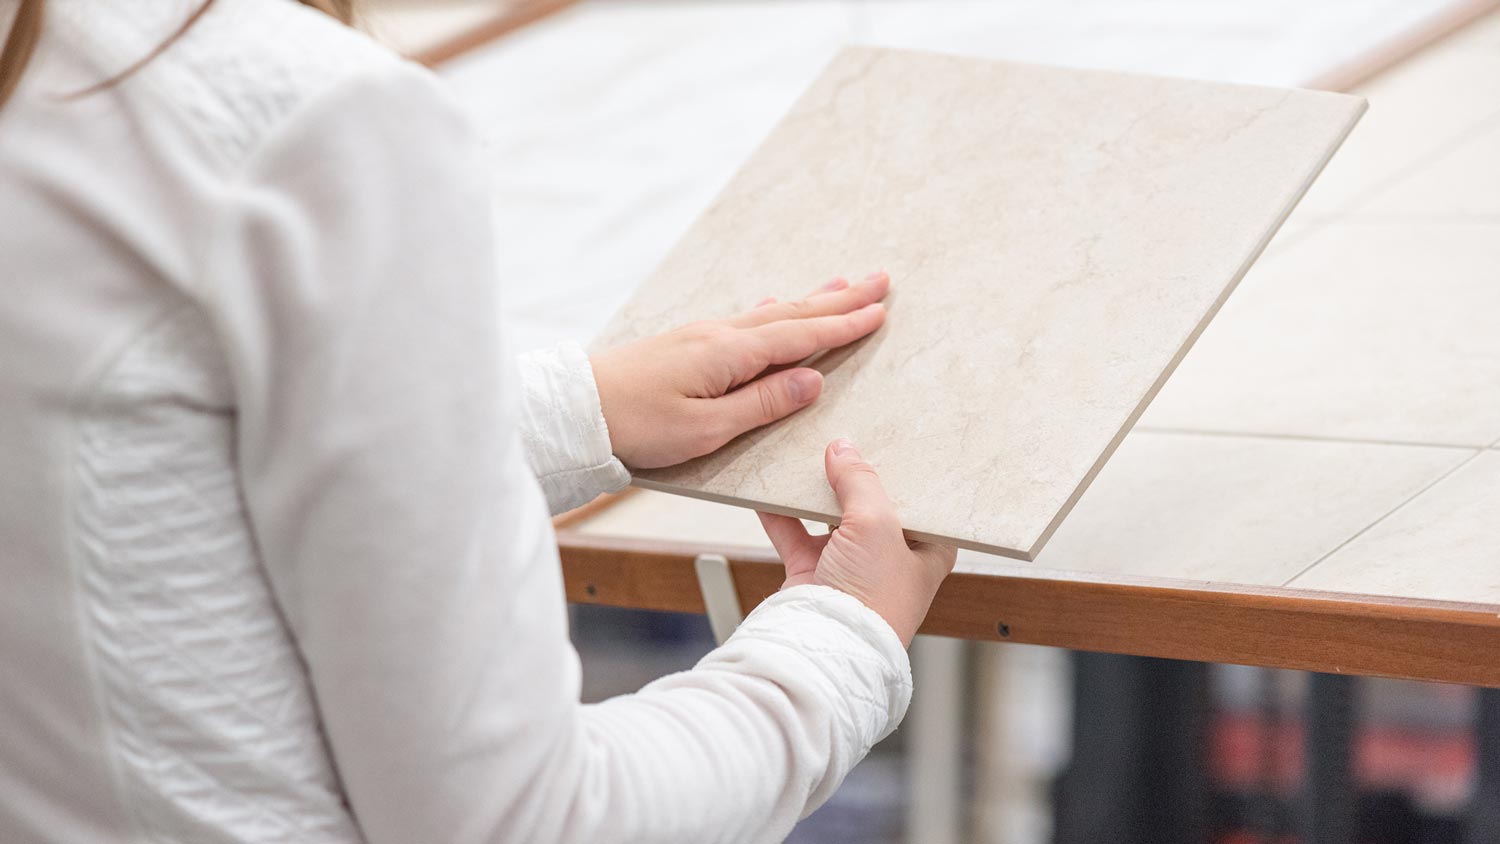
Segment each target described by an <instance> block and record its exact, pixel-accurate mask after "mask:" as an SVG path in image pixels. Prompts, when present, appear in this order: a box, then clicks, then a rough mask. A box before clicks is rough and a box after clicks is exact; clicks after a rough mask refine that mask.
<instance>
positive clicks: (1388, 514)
mask: <svg viewBox="0 0 1500 844" xmlns="http://www.w3.org/2000/svg"><path fill="white" fill-rule="evenodd" d="M1486 450H1487V449H1483V448H1480V449H1475V451H1474V453H1473V454H1470V455H1469V456H1468V457H1465V458H1464V459H1463V460H1460V461H1459V462H1458V463H1457V464H1455V465H1454V466H1453V467H1452V468H1450V469H1449V470H1448V471H1446V472H1444V473H1442V474H1441V475H1438V476H1437V477H1436V478H1433V479H1432V481H1431V482H1429V483H1428V484H1427V485H1426V486H1424V487H1422V488H1421V489H1419V490H1417V491H1416V492H1414V493H1412V494H1411V496H1410V497H1409V498H1407V499H1406V500H1405V501H1402V502H1401V503H1400V504H1397V505H1396V506H1395V507H1392V508H1391V509H1390V510H1388V511H1386V513H1385V514H1384V515H1382V516H1380V518H1378V519H1376V520H1375V521H1373V522H1370V523H1369V524H1367V525H1365V526H1364V527H1362V528H1360V529H1359V530H1358V531H1355V533H1354V535H1353V536H1351V537H1349V538H1348V539H1345V540H1344V541H1343V542H1340V543H1339V544H1338V545H1335V546H1334V547H1333V548H1332V549H1330V550H1329V551H1328V552H1327V553H1325V554H1323V555H1322V556H1321V557H1318V558H1317V559H1316V560H1313V561H1312V562H1311V563H1308V564H1307V566H1306V567H1305V568H1303V569H1302V570H1301V571H1299V572H1297V573H1296V574H1294V575H1292V576H1291V577H1289V578H1287V579H1286V580H1285V581H1283V582H1282V584H1281V586H1282V588H1283V589H1285V588H1287V587H1290V586H1291V585H1292V584H1293V583H1296V582H1297V578H1299V577H1302V576H1303V575H1305V574H1307V573H1308V572H1310V571H1312V570H1313V569H1315V568H1317V567H1318V565H1319V564H1320V563H1322V562H1323V561H1324V560H1326V559H1328V558H1329V557H1332V556H1333V555H1334V554H1337V553H1338V552H1339V551H1342V550H1343V549H1344V548H1345V547H1347V546H1348V545H1349V544H1350V543H1352V542H1354V541H1355V540H1356V539H1359V538H1360V537H1361V536H1364V535H1365V534H1366V533H1368V532H1369V531H1370V530H1372V529H1373V528H1374V527H1375V526H1376V525H1378V524H1380V523H1381V522H1384V521H1385V520H1386V519H1389V518H1390V517H1391V516H1394V515H1395V514H1396V513H1397V512H1399V511H1400V510H1401V509H1402V508H1404V507H1406V505H1408V504H1410V503H1412V502H1413V501H1416V500H1417V499H1418V498H1421V497H1422V496H1424V495H1426V494H1427V491H1428V490H1430V489H1432V488H1433V487H1435V486H1437V485H1438V484H1440V483H1442V482H1443V481H1445V480H1447V479H1448V478H1449V477H1451V476H1452V475H1453V473H1454V472H1457V471H1458V470H1459V469H1462V468H1463V467H1465V466H1467V465H1469V464H1470V463H1473V462H1474V460H1475V458H1477V457H1479V455H1481V454H1484V453H1485V451H1486Z"/></svg>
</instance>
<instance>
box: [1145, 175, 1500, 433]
mask: <svg viewBox="0 0 1500 844" xmlns="http://www.w3.org/2000/svg"><path fill="white" fill-rule="evenodd" d="M1474 178H1476V179H1478V178H1479V177H1478V176H1475V177H1474ZM1496 313H1500V223H1493V222H1487V221H1485V220H1483V219H1463V218H1448V219H1431V218H1422V217H1416V216H1412V217H1408V218H1406V219H1401V220H1392V219H1389V218H1370V219H1368V220H1364V219H1359V218H1353V217H1351V218H1348V219H1347V221H1345V220H1340V221H1335V222H1329V223H1326V224H1325V225H1323V226H1322V227H1320V228H1318V229H1316V230H1315V231H1313V232H1312V233H1311V235H1310V236H1308V237H1306V238H1305V239H1303V240H1301V241H1298V242H1294V243H1292V244H1291V245H1290V246H1288V247H1287V248H1286V249H1285V251H1279V252H1277V253H1276V254H1270V255H1267V256H1266V258H1265V260H1264V261H1262V262H1261V264H1259V265H1257V266H1256V268H1255V269H1254V270H1253V271H1252V272H1251V273H1250V275H1249V276H1248V277H1247V278H1246V279H1245V283H1244V284H1243V285H1241V288H1240V290H1239V291H1238V292H1237V293H1235V295H1234V298H1233V299H1232V300H1230V302H1229V303H1228V304H1227V305H1226V306H1225V307H1224V311H1223V313H1221V314H1220V315H1219V317H1218V319H1216V320H1215V321H1214V324H1213V325H1212V326H1210V327H1209V329H1208V330H1207V331H1205V332H1204V334H1203V338H1202V340H1200V341H1199V343H1198V344H1197V346H1196V347H1195V348H1194V349H1193V353H1192V354H1191V355H1189V356H1188V357H1187V359H1186V360H1185V361H1183V364H1182V367H1181V368H1180V369H1179V370H1178V371H1177V374H1176V375H1174V376H1173V377H1172V380H1171V381H1170V382H1169V383H1168V384H1167V385H1166V387H1164V388H1163V389H1162V391H1161V395H1160V396H1158V397H1157V399H1156V401H1155V402H1154V403H1153V404H1152V405H1151V409H1150V410H1149V411H1147V412H1146V414H1145V415H1144V416H1143V417H1142V418H1141V425H1142V426H1143V427H1148V428H1153V429H1179V430H1197V431H1217V432H1220V433H1249V434H1257V435H1266V434H1269V435H1275V436H1299V437H1318V438H1325V439H1327V438H1332V439H1360V440H1368V441H1380V442H1402V443H1420V444H1429V445H1454V446H1468V447H1473V448H1481V447H1483V446H1485V445H1488V444H1489V443H1490V442H1492V441H1494V439H1495V438H1496V437H1500V331H1497V330H1496V329H1495V314H1496Z"/></svg>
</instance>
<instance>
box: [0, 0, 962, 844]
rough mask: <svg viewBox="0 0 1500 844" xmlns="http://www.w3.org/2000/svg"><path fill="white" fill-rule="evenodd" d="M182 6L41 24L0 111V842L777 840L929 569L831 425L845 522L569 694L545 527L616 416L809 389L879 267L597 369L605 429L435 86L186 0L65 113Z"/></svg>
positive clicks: (256, 15)
mask: <svg viewBox="0 0 1500 844" xmlns="http://www.w3.org/2000/svg"><path fill="white" fill-rule="evenodd" d="M0 2H3V3H8V4H9V5H8V6H4V7H0V9H8V8H13V7H14V3H15V0H0ZM24 2H26V3H28V4H30V6H31V7H33V8H34V7H35V6H36V5H38V4H40V3H41V2H42V0H24ZM198 8H200V6H199V5H198V4H197V0H184V2H182V3H162V2H157V0H132V1H131V2H103V0H93V2H90V0H48V5H47V9H48V18H47V26H46V29H45V30H44V37H43V39H42V41H41V43H40V47H39V48H38V51H37V53H36V55H35V57H34V60H33V62H32V65H31V67H30V68H29V69H28V70H27V73H26V75H25V76H24V77H23V78H22V79H21V83H20V87H19V88H18V89H17V90H16V92H15V95H14V96H13V97H12V98H11V100H10V101H9V102H7V103H5V105H4V107H3V108H0V256H3V261H4V263H3V264H0V281H3V283H4V289H5V291H6V293H7V296H6V297H5V299H4V300H3V301H0V395H3V396H4V397H5V398H4V402H3V404H0V548H3V555H0V582H3V583H4V584H5V589H4V591H3V592H0V665H4V666H5V668H6V670H5V671H4V672H3V673H0V725H3V729H0V840H4V841H6V842H11V841H15V842H31V841H52V840H55V841H69V842H72V841H95V840H97V841H111V842H116V841H194V842H216V841H222V842H229V841H235V842H250V841H298V842H308V841H330V842H340V841H355V840H359V839H360V838H361V837H363V838H364V839H367V840H370V841H394V842H412V841H442V842H467V841H475V842H479V841H485V842H491V841H545V842H590V844H605V842H608V841H695V842H711V841H770V840H776V839H778V838H779V837H781V836H783V835H785V833H786V832H787V831H788V830H789V829H791V827H792V825H793V824H794V823H795V821H796V819H797V818H798V817H800V816H801V815H802V814H804V813H805V812H807V811H810V810H811V809H812V808H815V807H816V806H817V805H819V804H820V803H821V802H822V801H823V800H825V799H827V797H828V795H829V794H831V793H832V791H833V789H835V788H836V787H837V786H838V784H839V782H840V781H841V780H842V779H843V777H844V775H845V774H846V773H847V772H848V770H849V769H850V767H851V766H853V765H854V764H855V763H856V762H857V761H858V760H859V759H860V758H861V757H862V756H863V755H864V753H865V752H866V751H867V750H868V749H869V747H870V746H871V745H872V744H873V743H874V742H876V741H878V740H879V739H880V738H882V737H884V736H885V735H887V734H888V733H889V732H890V731H891V730H893V729H895V726H896V724H897V723H898V722H899V721H900V718H901V716H902V714H903V713H904V711H905V708H906V705H907V702H908V700H909V698H910V692H911V687H910V682H911V681H910V671H909V666H908V664H907V661H906V655H905V651H904V641H909V638H910V636H911V635H914V633H915V630H916V627H917V625H918V624H919V623H920V621H921V618H922V615H923V614H924V613H925V611H926V608H927V606H928V604H929V603H930V602H931V599H932V595H933V593H934V592H935V591H936V589H937V584H938V583H939V582H940V581H941V578H942V576H943V575H944V574H946V572H947V571H948V570H949V569H951V567H952V564H953V555H952V551H951V549H948V550H944V549H937V548H934V547H931V546H923V545H922V544H921V543H916V544H908V543H907V542H906V541H905V540H904V538H903V537H902V534H901V531H900V526H899V523H898V521H897V519H896V515H895V511H894V506H893V505H892V504H891V503H890V501H889V499H888V498H886V497H885V495H884V493H883V491H882V490H881V488H880V486H879V482H878V479H877V478H876V476H875V473H874V470H873V469H872V468H871V467H870V466H869V465H868V464H865V463H864V462H863V461H862V460H861V459H860V458H859V456H858V454H857V452H855V451H854V450H853V449H852V447H849V446H848V444H847V443H842V442H840V443H835V444H834V446H833V447H832V448H831V449H830V450H829V452H828V454H827V455H825V459H826V460H827V466H828V472H829V476H830V480H831V482H832V483H833V485H834V489H835V493H836V494H837V495H838V496H839V498H840V501H841V502H846V503H850V502H852V503H854V504H855V505H856V506H852V507H846V508H845V512H846V520H845V523H844V525H843V526H842V527H841V528H840V530H839V532H838V535H837V536H835V537H818V538H813V537H809V536H807V535H806V534H805V533H803V531H802V528H801V526H800V525H799V524H797V523H796V522H795V520H791V519H785V518H783V519H782V520H780V521H776V520H774V519H772V520H769V521H768V525H770V526H771V527H770V528H769V529H770V530H772V532H773V536H772V538H773V541H774V542H776V543H777V545H778V547H779V548H783V549H784V551H786V552H790V553H789V556H791V557H795V562H793V561H791V560H789V561H788V573H789V577H788V583H787V587H786V588H784V589H783V590H782V591H781V592H779V593H778V594H777V595H775V596H772V597H771V598H769V599H767V600H766V601H765V602H764V603H763V604H762V605H761V606H760V607H758V608H757V609H756V610H755V611H754V612H752V613H751V614H750V616H749V617H748V618H747V619H746V620H745V622H744V623H743V624H742V625H741V626H740V628H739V629H738V630H737V631H736V632H735V634H734V635H733V636H732V637H731V638H730V639H729V641H728V642H727V643H725V644H724V645H723V646H721V647H719V648H717V649H716V650H714V651H713V652H712V653H710V654H708V655H707V656H706V657H705V658H704V659H703V661H702V662H701V663H700V664H699V665H698V666H697V668H695V669H694V670H693V671H688V672H682V673H680V674H676V675H672V676H669V677H665V678H662V679H661V680H658V681H657V682H655V683H652V684H651V685H649V686H647V687H646V688H645V689H643V690H641V691H640V692H639V693H637V694H634V695H626V696H621V697H619V698H614V699H612V700H609V701H606V702H604V703H602V704H597V705H583V704H581V703H580V702H579V697H578V695H579V667H578V660H577V655H576V653H575V652H574V651H573V650H572V647H571V645H570V643H569V641H568V638H567V626H566V615H565V606H564V601H563V590H562V578H561V572H560V568H559V565H558V561H557V551H556V545H555V538H554V537H553V535H552V532H551V528H550V524H549V522H548V519H547V516H548V512H549V509H550V510H551V511H552V512H559V511H561V510H563V509H566V508H568V507H572V506H577V505H578V504H580V503H582V502H583V501H587V500H589V499H591V498H593V497H595V496H597V495H598V494H600V493H601V492H604V491H607V490H609V489H612V488H618V487H619V486H620V485H622V484H623V483H625V482H626V481H627V480H628V474H627V473H626V471H625V469H624V467H623V465H622V463H621V461H620V459H617V457H616V454H615V453H616V452H618V453H619V454H622V455H623V454H625V453H626V451H624V450H621V449H620V448H618V447H617V446H616V444H615V443H614V442H613V440H615V439H620V440H621V441H622V442H624V441H625V440H626V439H628V438H627V437H625V435H624V433H623V432H625V431H627V430H630V429H634V430H635V431H636V432H638V434H639V435H641V436H645V437H647V438H648V439H649V438H655V439H656V440H661V441H665V442H667V443H668V445H671V446H672V448H669V449H667V450H666V451H668V452H672V453H673V454H674V455H675V456H674V457H672V459H674V460H685V459H688V457H690V456H692V455H691V454H686V453H677V451H680V449H682V448H685V447H688V444H691V443H698V444H700V445H701V444H702V443H705V442H710V441H713V442H716V443H718V444H722V443H723V442H724V441H726V440H727V439H729V438H731V437H733V436H735V435H737V434H738V433H739V432H741V431H744V430H748V429H749V428H750V427H754V426H756V425H760V424H765V423H766V422H768V421H771V418H772V417H766V416H765V415H764V413H765V412H766V411H768V410H775V411H776V413H777V414H779V415H784V414H786V413H790V412H794V411H795V410H796V409H797V408H800V407H802V406H805V405H806V404H807V402H809V401H811V400H812V398H813V397H815V392H814V393H806V394H802V396H801V398H800V399H799V402H800V403H792V402H787V401H781V400H779V399H778V396H780V397H781V398H783V399H784V398H789V397H790V396H791V395H792V393H791V391H790V390H789V389H787V385H788V384H790V383H791V376H793V375H797V374H799V373H800V374H801V375H802V376H809V375H811V376H815V375H816V373H811V372H810V371H808V370H805V369H797V368H793V369H791V370H782V371H780V372H774V373H772V374H768V375H766V376H765V377H763V378H762V377H759V376H760V375H761V373H762V371H763V370H764V369H765V368H766V366H767V365H768V364H770V363H781V362H794V361H797V360H801V359H803V358H805V357H807V356H808V354H810V353H811V352H813V351H816V350H817V349H820V348H827V347H831V346H837V345H842V344H844V343H848V342H850V341H852V340H853V339H856V338H858V337H862V336H865V335H866V334H868V333H869V332H870V331H873V330H874V329H875V328H876V327H877V326H878V325H879V323H880V320H881V319H883V311H881V310H880V307H879V305H878V304H876V300H878V299H879V298H880V297H881V296H883V295H884V292H885V283H886V281H885V280H883V279H873V280H871V281H867V282H865V283H861V284H857V285H853V286H851V285H848V284H847V283H841V284H842V286H841V287H840V286H838V285H834V286H830V287H826V288H825V291H829V292H823V291H820V295H819V296H814V297H811V298H809V299H808V300H807V301H806V302H804V303H787V305H785V306H775V307H772V308H770V309H767V310H760V309H757V310H756V311H754V312H752V313H750V314H748V315H746V317H745V318H744V319H743V320H742V324H733V323H731V322H729V321H726V322H724V323H722V324H702V325H699V326H698V327H697V329H696V331H689V332H687V333H678V334H675V335H666V336H665V341H664V342H666V343H667V345H668V346H671V347H672V349H673V350H674V351H672V352H670V353H667V352H662V351H660V350H659V348H658V347H643V346H640V345H637V346H636V347H627V348H622V349H619V350H614V351H615V356H614V357H612V358H611V359H610V360H608V361H603V360H601V361H599V362H598V363H597V365H599V366H601V367H602V368H603V369H605V370H609V371H611V372H613V373H615V380H613V381H611V382H610V383H611V385H612V387H613V389H612V390H611V391H610V392H611V395H612V396H615V397H619V396H621V395H627V396H630V397H633V398H636V399H644V400H645V401H646V403H647V405H648V406H647V407H644V408H641V407H636V408H634V409H635V410H636V411H638V412H637V413H636V415H635V416H634V417H632V416H631V415H630V414H629V413H625V414H623V415H622V414H616V415H615V416H614V417H613V418H614V419H615V420H616V421H618V422H620V423H621V424H620V425H619V426H618V427H617V429H616V431H615V432H614V434H613V435H612V434H611V431H610V430H609V427H608V426H607V425H606V423H605V418H604V413H605V412H604V410H603V409H602V404H603V400H602V399H601V393H602V392H604V387H603V386H602V385H603V382H604V381H605V380H608V379H605V378H603V376H600V377H599V379H598V381H599V383H596V376H595V373H594V369H593V367H594V366H595V365H596V363H595V362H592V361H591V360H590V359H589V358H588V357H587V356H585V355H584V354H583V352H582V351H581V350H579V349H577V348H576V347H561V348H559V349H556V350H550V351H546V352H539V353H534V354H532V355H528V356H527V357H525V358H524V359H522V360H521V361H520V362H519V365H518V364H517V363H516V362H515V359H513V358H511V357H509V355H508V354H507V353H506V351H505V349H504V343H503V341H502V338H501V336H500V331H501V329H500V324H499V320H498V314H499V308H498V305H497V301H496V297H497V295H498V286H499V285H498V284H497V280H496V278H495V277H494V276H495V262H494V249H495V243H494V240H495V232H494V231H493V229H492V223H491V218H490V216H489V210H490V203H491V201H492V197H491V196H490V192H489V189H488V184H487V179H486V178H485V176H484V173H485V170H486V167H485V163H484V161H483V156H482V150H481V145H480V143H479V141H478V137H477V134H476V133H475V132H474V130H473V127H472V126H470V125H469V123H468V122H467V120H466V119H465V117H464V116H463V114H462V112H461V110H460V109H458V108H457V107H456V106H455V105H454V104H453V102H452V101H451V99H450V97H449V96H448V94H447V93H446V91H445V90H444V89H443V87H442V86H441V85H440V84H439V83H438V81H437V80H436V79H435V78H434V77H432V75H431V74H429V73H427V72H426V71H424V70H422V69H420V68H417V67H415V66H413V65H410V64H407V63H405V62H402V61H400V60H398V59H397V58H396V57H394V56H392V55H390V54H389V53H387V52H385V51H383V50H382V49H380V48H379V47H377V46H375V45H373V44H372V43H370V42H368V41H367V40H365V39H364V38H363V37H362V36H360V35H358V34H357V33H355V32H354V31H352V30H349V29H347V28H345V27H343V26H342V25H341V24H339V23H337V22H336V21H334V20H333V19H331V18H327V17H325V16H322V15H320V14H319V13H317V12H314V11H311V10H309V9H306V8H303V7H301V6H298V5H297V4H295V3H294V2H292V0H214V1H213V2H212V3H211V4H209V5H208V6H207V11H206V13H204V14H203V15H202V16H201V17H199V18H198V19H197V20H196V22H195V23H194V24H193V25H192V26H191V27H190V28H188V29H187V30H186V31H185V34H183V35H182V36H181V37H180V38H178V39H176V40H174V41H172V42H171V44H170V46H169V47H167V48H166V49H165V51H163V52H161V53H160V54H158V55H155V57H154V58H152V59H151V60H150V61H149V62H147V63H145V64H144V65H143V66H141V67H140V68H139V69H138V70H137V71H135V72H132V73H129V74H126V75H125V76H124V78H123V79H116V80H115V81H114V82H113V83H112V84H108V85H105V86H104V87H102V88H99V89H97V90H94V91H92V92H90V93H87V94H86V95H83V96H76V97H69V96H66V95H68V94H70V93H74V92H79V91H82V90H85V89H90V88H92V87H94V86H97V85H98V84H99V83H101V82H104V81H106V80H111V79H115V77H116V76H117V74H118V73H119V72H120V71H121V70H123V69H125V68H128V67H130V66H131V65H132V64H133V63H135V62H137V61H138V60H140V59H141V58H142V57H145V56H150V55H152V53H153V51H154V50H155V49H156V48H157V47H158V46H159V45H161V44H162V43H164V42H167V41H169V40H171V37H172V35H173V34H174V33H175V32H177V31H178V30H179V29H180V28H181V25H182V23H183V22H184V21H186V20H191V19H193V18H194V14H195V12H196V10H197V9H198ZM0 23H5V21H4V20H3V19H0ZM0 87H3V80H0ZM735 344H737V345H735ZM763 355H769V356H770V357H769V358H767V359H766V360H765V362H764V363H758V361H760V360H761V356H763ZM733 361H737V362H734V363H732V366H730V369H726V364H729V363H731V362H733ZM666 367H675V368H674V369H672V370H671V373H670V374H673V375H674V377H678V378H684V379H686V380H688V381H693V380H696V379H697V378H698V376H700V375H701V374H702V373H704V372H713V373H718V374H719V375H722V374H723V373H724V372H726V371H730V370H732V369H733V367H746V368H747V370H746V372H745V373H742V375H743V377H742V375H741V374H734V373H733V372H731V374H732V375H733V378H731V379H730V380H731V381H732V382H733V385H732V386H735V387H737V388H736V389H733V390H730V387H729V386H723V387H722V388H721V389H720V390H719V392H717V393H715V394H714V396H712V397H707V396H703V395H701V394H694V395H688V394H686V393H684V392H683V391H682V390H679V389H678V388H677V387H675V386H672V385H668V386H669V387H671V391H675V392H671V391H668V390H666V389H664V388H662V387H661V384H660V382H663V381H665V380H667V379H666V378H665V377H664V373H666V369H665V368H666ZM620 372H624V373H625V376H632V375H633V376H637V377H638V379H643V380H644V381H645V382H653V379H654V382H655V383H656V389H655V391H654V392H653V390H652V389H634V387H639V386H640V384H639V383H634V382H632V381H631V378H630V377H623V378H622V376H620V374H619V373H620ZM815 380H816V379H815ZM819 383H820V382H819ZM653 402H655V404H653ZM658 405H659V406H665V407H668V408H669V409H680V408H684V407H687V408H691V409H692V410H693V412H694V413H696V414H698V415H690V416H688V417H684V418H679V419H676V421H675V422H674V423H673V424H672V425H668V424H662V423H660V422H659V419H660V418H665V417H663V416H662V413H660V412H658V411H659V410H660V407H659V406H658ZM747 409H748V410H749V411H752V412H751V413H749V414H748V415H746V413H745V412H744V411H746V410H747ZM671 412H675V411H671ZM671 412H668V413H667V414H666V415H667V417H670V416H671ZM629 423H633V424H629ZM611 424H613V423H611ZM674 425H675V427H674ZM639 432H644V433H643V434H640V433H639ZM648 445H649V443H648ZM713 447H715V446H714V445H708V446H706V447H704V448H700V449H699V451H698V452H697V453H702V452H703V451H706V450H708V449H711V448H713ZM674 449H676V450H677V451H674ZM658 457H660V455H658ZM657 465H664V464H660V463H658V464H657ZM872 607H877V609H878V611H877V609H872ZM898 630H899V632H898Z"/></svg>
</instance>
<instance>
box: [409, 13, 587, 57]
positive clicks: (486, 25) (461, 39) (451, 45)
mask: <svg viewBox="0 0 1500 844" xmlns="http://www.w3.org/2000/svg"><path fill="white" fill-rule="evenodd" d="M577 2H579V0H526V2H522V3H517V4H516V5H514V6H512V7H509V8H507V9H505V10H504V11H501V12H500V13H498V14H497V15H495V17H493V18H491V19H489V20H487V21H485V22H483V23H480V24H476V25H475V26H474V27H473V28H472V29H468V30H465V31H463V32H459V33H457V34H456V35H453V36H452V37H450V38H448V39H446V40H444V41H440V42H438V43H437V44H434V45H433V46H431V47H426V48H423V49H421V50H417V51H415V52H413V53H411V54H410V55H409V56H407V58H410V59H411V60H412V61H415V62H418V63H419V64H424V65H426V66H428V67H436V66H437V65H440V64H442V63H443V62H446V61H451V60H452V59H456V58H458V57H459V56H462V55H464V54H466V53H470V52H473V51H474V50H477V49H479V48H480V47H483V46H485V45H487V44H489V43H490V42H492V41H496V40H498V39H500V38H502V37H504V36H506V35H509V34H511V33H512V32H515V31H516V30H518V29H520V28H521V27H523V26H527V25H529V24H533V23H536V22H537V21H539V20H541V19H542V18H545V17H548V16H550V15H553V14H556V13H558V12H560V11H562V10H563V9H566V8H568V7H569V6H572V5H574V4H575V3H577Z"/></svg>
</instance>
